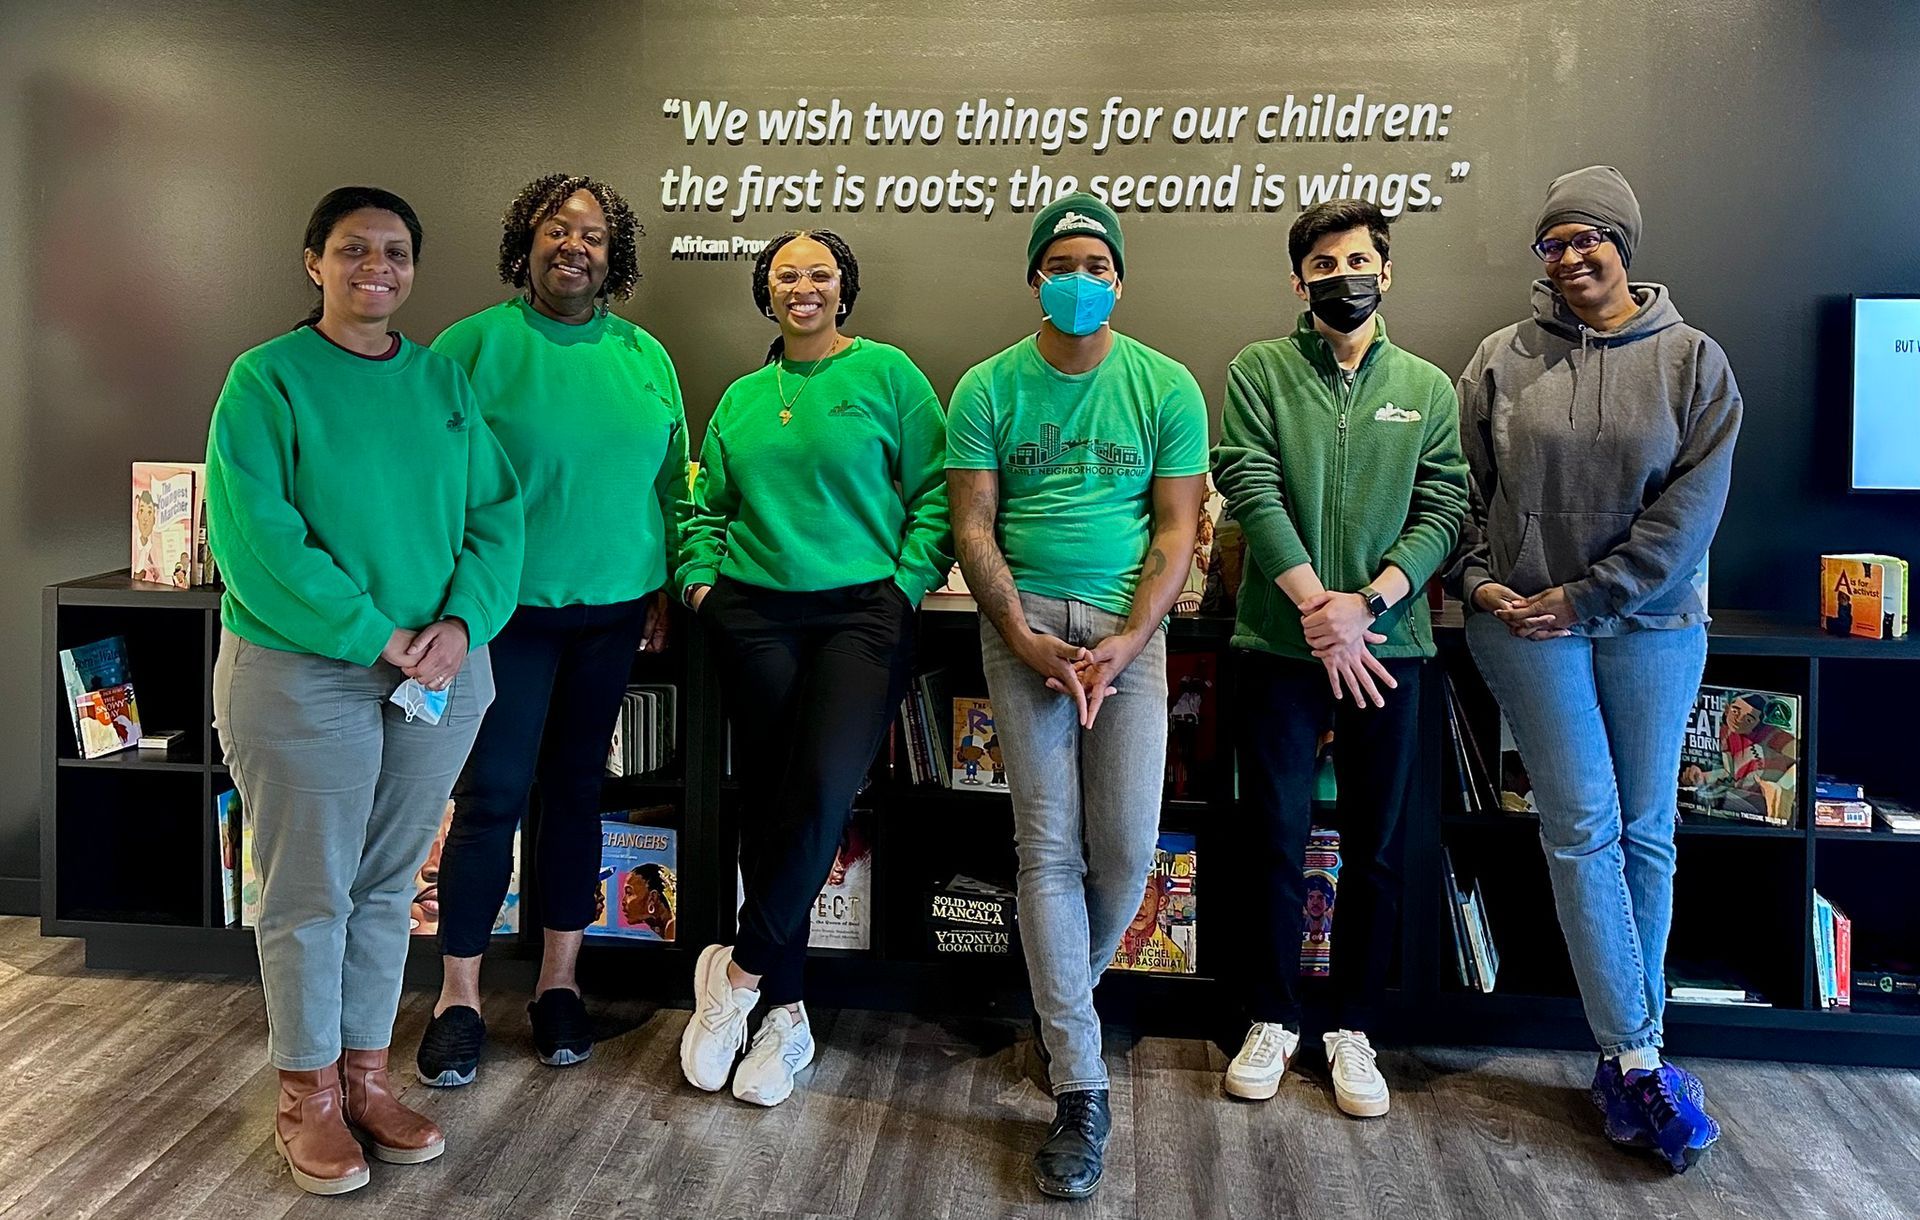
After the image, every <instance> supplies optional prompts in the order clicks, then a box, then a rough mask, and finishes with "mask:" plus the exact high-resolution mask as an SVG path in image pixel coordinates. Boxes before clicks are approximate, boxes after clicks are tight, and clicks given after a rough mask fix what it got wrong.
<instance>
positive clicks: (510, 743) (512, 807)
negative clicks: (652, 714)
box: [440, 597, 650, 957]
mask: <svg viewBox="0 0 1920 1220" xmlns="http://www.w3.org/2000/svg"><path fill="white" fill-rule="evenodd" d="M649 600H650V599H649V598H645V597H642V598H638V599H636V600H634V601H627V602H614V603H612V604H609V605H601V606H558V607H548V606H521V607H520V608H518V609H517V610H515V611H514V612H513V617H512V618H510V619H508V620H507V625H506V626H505V627H504V628H502V629H501V632H500V634H499V635H498V636H497V637H495V639H494V641H493V646H492V649H491V651H492V653H493V662H494V684H495V686H496V688H497V689H498V691H499V694H498V696H497V697H496V698H495V700H494V704H493V707H492V709H491V710H490V711H488V713H487V718H486V721H485V723H483V724H482V725H481V726H480V736H479V738H478V739H477V740H476V741H475V742H474V745H473V756H472V758H471V759H470V760H469V761H468V763H467V770H466V774H465V775H463V776H462V777H461V781H460V785H459V787H457V788H456V789H455V793H456V796H455V808H454V815H453V827H452V829H451V830H449V831H448V832H447V843H446V846H445V847H444V848H443V849H442V850H441V854H440V951H441V952H442V953H444V954H446V955H447V956H449V957H478V956H479V955H481V954H482V953H485V952H486V951H487V943H488V940H489V938H490V935H491V933H492V931H493V922H494V919H495V918H496V917H497V916H498V915H499V913H500V903H501V901H502V900H503V899H505V898H506V896H507V880H508V878H509V876H510V875H511V874H512V871H513V832H514V828H515V827H517V826H519V825H520V820H521V819H522V818H524V817H525V816H526V813H527V796H528V794H529V792H530V791H531V790H532V788H533V784H534V781H535V780H536V779H537V780H538V781H539V783H540V823H539V826H538V827H537V831H538V834H537V837H536V839H535V841H534V874H535V878H536V885H537V888H536V889H535V891H534V894H535V897H536V899H537V906H538V911H539V916H540V924H541V926H542V927H544V928H548V929H550V930H552V931H555V932H578V931H580V930H581V929H583V928H585V927H586V926H587V925H588V924H590V923H592V922H593V921H594V919H595V918H596V917H597V916H598V914H599V912H598V909H597V904H596V902H595V895H596V894H597V892H598V890H599V883H600V784H601V780H602V779H603V777H604V776H605V775H606V770H607V749H608V747H609V746H610V745H611V744H612V740H613V724H614V720H615V719H616V718H617V717H618V716H619V714H620V701H621V699H622V698H623V697H625V695H626V690H627V680H628V677H629V675H630V674H631V673H632V670H633V654H634V652H635V651H636V650H637V649H638V648H639V647H640V637H641V634H642V633H643V632H644V631H645V629H646V621H647V602H648V601H649Z"/></svg>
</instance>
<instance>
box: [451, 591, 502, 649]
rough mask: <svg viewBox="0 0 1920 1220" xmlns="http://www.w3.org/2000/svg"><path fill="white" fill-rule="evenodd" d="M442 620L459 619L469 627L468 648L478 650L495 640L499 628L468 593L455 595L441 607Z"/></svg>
mask: <svg viewBox="0 0 1920 1220" xmlns="http://www.w3.org/2000/svg"><path fill="white" fill-rule="evenodd" d="M440 617H441V618H457V619H459V620H460V621H461V622H463V623H465V624H466V625H467V647H468V648H470V649H471V648H478V647H480V646H481V645H483V644H485V643H487V641H489V640H491V639H493V637H494V633H495V632H496V631H497V630H498V628H497V627H496V626H495V625H494V622H493V619H492V617H491V616H489V615H488V614H487V612H486V609H485V608H484V607H483V606H481V605H480V603H479V602H478V601H476V600H474V598H473V596H472V595H471V594H468V593H454V594H452V595H450V596H449V597H448V598H447V604H446V605H444V606H442V607H440Z"/></svg>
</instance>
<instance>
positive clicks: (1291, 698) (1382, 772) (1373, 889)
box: [1220, 650, 1423, 1030]
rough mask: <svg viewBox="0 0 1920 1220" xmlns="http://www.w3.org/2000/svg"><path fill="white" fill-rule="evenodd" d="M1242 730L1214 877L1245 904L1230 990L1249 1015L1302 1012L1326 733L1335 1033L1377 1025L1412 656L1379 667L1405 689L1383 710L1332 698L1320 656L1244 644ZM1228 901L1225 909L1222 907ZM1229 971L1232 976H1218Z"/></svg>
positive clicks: (1415, 675)
mask: <svg viewBox="0 0 1920 1220" xmlns="http://www.w3.org/2000/svg"><path fill="white" fill-rule="evenodd" d="M1233 664H1234V666H1235V667H1236V669H1237V673H1238V677H1239V683H1238V686H1239V690H1238V698H1237V706H1236V708H1235V711H1236V719H1237V721H1238V724H1237V726H1236V730H1237V736H1238V742H1237V746H1238V749H1239V756H1240V760H1241V762H1240V786H1241V798H1242V799H1241V802H1240V809H1239V812H1238V814H1237V817H1236V821H1235V828H1234V831H1233V834H1232V836H1231V838H1230V839H1229V840H1228V842H1227V844H1226V846H1227V848H1228V851H1227V852H1226V853H1223V859H1222V861H1221V863H1222V865H1223V866H1224V867H1222V868H1221V870H1220V874H1221V876H1222V877H1223V878H1225V877H1229V876H1230V877H1231V878H1232V882H1233V883H1232V884H1231V886H1223V887H1222V888H1221V893H1222V894H1223V895H1225V894H1227V893H1231V894H1233V895H1234V902H1235V904H1237V905H1238V906H1239V907H1240V911H1239V913H1238V915H1237V917H1236V918H1235V919H1234V920H1233V921H1232V923H1233V926H1234V929H1235V931H1236V933H1237V934H1238V938H1239V939H1240V940H1241V941H1242V942H1243V944H1242V948H1241V951H1240V952H1238V953H1235V954H1233V955H1232V959H1233V966H1232V968H1231V972H1232V973H1238V974H1240V975H1241V978H1240V979H1239V986H1238V988H1237V990H1238V991H1239V992H1240V995H1241V997H1242V1002H1243V1003H1244V1004H1245V1006H1246V1009H1247V1012H1246V1015H1247V1017H1248V1019H1249V1020H1253V1021H1271V1022H1276V1023H1281V1024H1288V1025H1293V1024H1297V1023H1298V1022H1299V1020H1300V998H1299V978H1300V938H1301V935H1302V933H1303V930H1304V929H1303V922H1304V921H1303V919H1302V908H1303V906H1304V905H1305V903H1306V896H1307V895H1306V888H1307V887H1306V877H1305V875H1304V873H1303V872H1302V869H1303V868H1304V867H1305V864H1306V850H1307V835H1308V833H1309V831H1310V830H1311V829H1312V823H1313V780H1314V759H1315V754H1316V752H1317V748H1318V746H1319V742H1320V735H1321V733H1322V732H1324V731H1325V730H1326V729H1328V728H1332V729H1333V739H1334V751H1333V765H1334V771H1335V774H1336V777H1337V778H1338V780H1339V785H1340V856H1341V861H1342V863H1341V866H1340V892H1339V898H1338V903H1337V905H1336V906H1335V908H1334V928H1333V944H1332V952H1333V961H1332V968H1333V972H1332V985H1333V996H1334V1002H1335V1004H1336V1006H1337V1012H1336V1013H1335V1024H1336V1026H1337V1027H1338V1028H1341V1029H1354V1030H1367V1029H1371V1028H1373V1027H1374V1025H1375V1020H1376V1017H1377V1016H1378V1014H1379V1011H1380V1003H1381V999H1382V997H1383V996H1384V995H1385V993H1386V988H1387V979H1388V978H1389V977H1390V975H1391V974H1392V971H1393V963H1394V954H1395V950H1396V948H1397V947H1398V944H1399V932H1400V918H1399V916H1400V892H1401V888H1402V886H1401V880H1402V874H1401V847H1402V838H1403V836H1402V834H1401V824H1402V823H1401V815H1402V813H1403V812H1404V810H1405V809H1406V806H1407V799H1408V794H1409V792H1410V791H1411V786H1412V783H1413V773H1414V767H1415V765H1416V764H1417V762H1418V760H1419V756H1420V742H1419V715H1420V674H1421V670H1422V668H1423V663H1422V662H1421V661H1419V660H1417V659H1397V660H1387V661H1383V662H1382V664H1383V665H1385V666H1386V668H1387V672H1388V673H1391V674H1392V675H1393V679H1394V681H1396V682H1398V683H1399V684H1400V685H1399V688H1398V689H1395V690H1388V689H1387V688H1386V685H1385V684H1384V683H1381V684H1380V690H1381V693H1382V694H1383V695H1385V696H1386V699H1387V705H1386V706H1385V707H1383V708H1375V707H1373V706H1371V705H1369V706H1367V707H1365V708H1361V707H1359V706H1356V705H1355V703H1354V702H1353V701H1352V700H1351V699H1341V700H1338V701H1336V700H1335V699H1334V698H1333V689H1332V687H1331V686H1329V685H1328V682H1327V671H1326V668H1325V667H1324V666H1322V665H1321V664H1320V662H1318V661H1303V660H1296V659H1294V658H1291V657H1279V656H1273V655H1271V654H1269V653H1264V652H1256V651H1252V650H1245V651H1239V652H1235V653H1234V654H1233ZM1222 905H1223V906H1224V905H1226V904H1222ZM1223 973H1227V972H1223Z"/></svg>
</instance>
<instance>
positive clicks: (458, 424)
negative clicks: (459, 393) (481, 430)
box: [447, 407, 467, 432]
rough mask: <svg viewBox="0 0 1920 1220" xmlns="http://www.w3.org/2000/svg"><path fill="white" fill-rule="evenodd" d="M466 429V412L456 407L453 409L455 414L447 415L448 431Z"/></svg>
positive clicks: (462, 430)
mask: <svg viewBox="0 0 1920 1220" xmlns="http://www.w3.org/2000/svg"><path fill="white" fill-rule="evenodd" d="M466 430H467V416H466V413H465V412H464V411H462V410H460V408H458V407H455V408H454V409H453V414H452V415H449V416H447V431H449V432H465V431H466Z"/></svg>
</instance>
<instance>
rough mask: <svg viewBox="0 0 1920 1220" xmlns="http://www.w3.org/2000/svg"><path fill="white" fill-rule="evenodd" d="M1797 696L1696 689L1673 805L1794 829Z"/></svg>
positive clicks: (1796, 812) (1796, 814) (1729, 688)
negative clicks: (1677, 800)
mask: <svg viewBox="0 0 1920 1220" xmlns="http://www.w3.org/2000/svg"><path fill="white" fill-rule="evenodd" d="M1800 723H1801V722H1800V696H1798V695H1783V694H1778V693H1776V692H1773V691H1761V690H1750V689H1747V688H1744V687H1735V686H1702V687H1701V688H1700V693H1699V695H1698V696H1697V697H1696V698H1695V700H1694V705H1693V715H1692V718H1691V719H1690V720H1689V721H1688V723H1687V732H1686V736H1685V738H1684V739H1683V741H1682V744H1681V749H1680V801H1679V804H1680V810H1681V812H1682V813H1701V814H1707V815H1710V816H1713V817H1724V818H1740V819H1743V820H1745V821H1750V822H1762V823H1765V824H1767V825H1770V826H1794V825H1797V824H1798V821H1799V813H1800V797H1799V782H1798V774H1799V766H1800V744H1801V743H1800Z"/></svg>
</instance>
